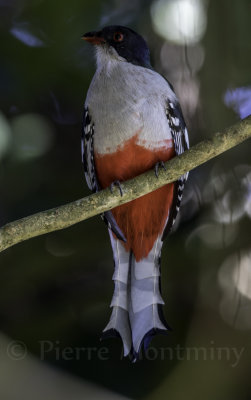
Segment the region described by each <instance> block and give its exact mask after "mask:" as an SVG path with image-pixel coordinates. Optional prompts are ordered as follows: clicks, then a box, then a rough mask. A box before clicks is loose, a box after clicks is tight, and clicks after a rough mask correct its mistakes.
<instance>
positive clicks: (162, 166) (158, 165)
mask: <svg viewBox="0 0 251 400" xmlns="http://www.w3.org/2000/svg"><path fill="white" fill-rule="evenodd" d="M160 168H163V169H164V171H166V167H165V163H164V162H163V161H160V162H157V164H155V167H154V172H155V176H156V178H157V179H158V177H159V169H160Z"/></svg>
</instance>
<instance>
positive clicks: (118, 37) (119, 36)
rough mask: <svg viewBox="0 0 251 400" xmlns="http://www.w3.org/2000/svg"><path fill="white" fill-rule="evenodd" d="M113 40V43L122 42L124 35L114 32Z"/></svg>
mask: <svg viewBox="0 0 251 400" xmlns="http://www.w3.org/2000/svg"><path fill="white" fill-rule="evenodd" d="M113 39H114V40H115V42H122V40H123V39H124V35H123V33H121V32H116V33H114V35H113Z"/></svg>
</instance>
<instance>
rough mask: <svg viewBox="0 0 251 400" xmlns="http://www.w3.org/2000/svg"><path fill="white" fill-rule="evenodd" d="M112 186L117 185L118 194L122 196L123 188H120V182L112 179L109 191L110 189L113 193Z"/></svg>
mask: <svg viewBox="0 0 251 400" xmlns="http://www.w3.org/2000/svg"><path fill="white" fill-rule="evenodd" d="M114 186H117V187H118V188H119V191H120V196H121V197H122V196H123V189H122V187H121V184H120V182H119V181H114V182H112V183H111V185H110V191H111V193H113V188H114Z"/></svg>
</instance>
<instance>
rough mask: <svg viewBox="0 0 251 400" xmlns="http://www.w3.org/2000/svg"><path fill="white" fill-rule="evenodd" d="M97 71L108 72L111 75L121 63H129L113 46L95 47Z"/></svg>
mask: <svg viewBox="0 0 251 400" xmlns="http://www.w3.org/2000/svg"><path fill="white" fill-rule="evenodd" d="M95 49H96V62H97V70H98V71H101V70H106V71H107V73H109V72H110V71H111V70H113V68H114V67H116V66H117V65H118V63H119V62H127V61H126V60H125V58H123V57H120V56H119V54H118V53H117V52H116V50H115V49H114V48H113V47H111V46H100V45H98V46H95Z"/></svg>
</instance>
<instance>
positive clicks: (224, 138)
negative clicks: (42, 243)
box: [0, 116, 251, 252]
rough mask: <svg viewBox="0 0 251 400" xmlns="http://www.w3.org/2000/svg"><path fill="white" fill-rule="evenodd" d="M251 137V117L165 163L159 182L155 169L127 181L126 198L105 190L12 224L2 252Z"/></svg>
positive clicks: (0, 244) (1, 233)
mask: <svg viewBox="0 0 251 400" xmlns="http://www.w3.org/2000/svg"><path fill="white" fill-rule="evenodd" d="M250 137H251V116H249V117H247V118H245V119H244V120H242V121H241V122H238V123H237V124H235V125H233V126H231V127H230V128H228V129H226V130H225V131H224V132H222V133H216V134H215V135H214V136H213V137H212V138H211V139H208V140H204V141H202V142H200V143H198V144H197V145H195V146H193V147H192V148H191V149H190V150H188V151H186V152H185V153H183V154H182V155H181V156H179V157H175V158H173V159H171V160H170V161H168V162H167V163H166V164H165V166H166V171H164V170H163V169H161V170H160V171H159V178H158V179H156V176H155V174H154V171H153V170H151V171H148V172H146V173H144V174H142V175H139V176H137V177H136V178H134V179H131V180H129V181H127V182H123V183H122V184H121V187H122V190H123V193H124V194H123V197H121V196H120V192H119V190H114V193H111V192H110V190H109V189H105V190H102V191H100V192H99V193H95V194H92V195H90V196H88V197H85V198H83V199H80V200H76V201H73V202H72V203H69V204H65V205H63V206H59V207H55V208H53V209H50V210H47V211H43V212H39V213H37V214H34V215H31V216H29V217H26V218H22V219H19V220H17V221H14V222H11V223H9V224H7V225H5V226H3V227H2V228H1V229H0V252H1V251H3V250H5V249H7V248H8V247H11V246H13V245H14V244H16V243H20V242H22V241H24V240H27V239H30V238H32V237H35V236H39V235H43V234H45V233H48V232H53V231H56V230H60V229H63V228H67V227H68V226H71V225H74V224H76V223H78V222H80V221H83V220H85V219H87V218H90V217H93V216H94V215H97V214H100V213H102V212H104V211H107V210H110V209H112V208H114V207H116V206H118V205H120V204H124V203H127V202H129V201H131V200H134V199H136V198H138V197H141V196H143V195H145V194H147V193H150V192H152V191H154V190H156V189H158V188H160V187H162V186H164V185H166V184H167V183H170V182H173V181H176V180H177V179H178V178H179V177H180V176H181V175H183V174H184V173H185V172H187V171H190V170H192V169H194V168H195V167H198V166H199V165H201V164H203V163H205V162H206V161H208V160H210V159H212V158H214V157H216V156H217V155H219V154H221V153H223V152H224V151H226V150H228V149H230V148H232V147H234V146H236V145H237V144H239V143H242V142H243V141H244V140H246V139H248V138H250Z"/></svg>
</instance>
